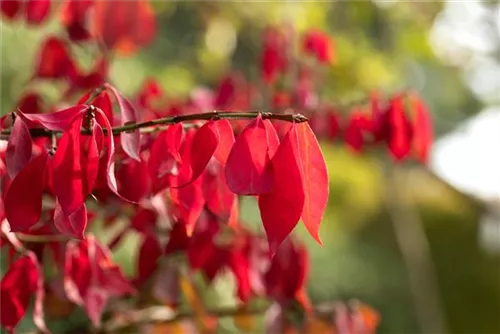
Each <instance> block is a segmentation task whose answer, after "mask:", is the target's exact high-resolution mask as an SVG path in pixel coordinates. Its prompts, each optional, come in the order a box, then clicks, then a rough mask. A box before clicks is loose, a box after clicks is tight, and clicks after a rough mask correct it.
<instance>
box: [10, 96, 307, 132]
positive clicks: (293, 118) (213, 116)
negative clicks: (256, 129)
mask: <svg viewBox="0 0 500 334" xmlns="http://www.w3.org/2000/svg"><path fill="white" fill-rule="evenodd" d="M89 99H90V98H89ZM259 115H261V116H262V118H263V119H272V120H280V121H286V122H292V123H302V122H306V121H307V120H308V119H307V117H305V116H304V115H302V114H274V113H270V112H260V111H249V112H232V111H217V110H214V111H212V112H205V113H197V114H189V115H177V116H169V117H162V118H157V119H153V120H150V121H146V122H140V123H129V124H125V125H121V126H116V127H113V128H112V133H113V135H115V136H116V135H119V134H120V133H122V132H132V131H135V130H139V129H145V128H151V127H158V126H161V125H171V124H176V123H182V122H190V121H209V120H218V119H254V118H256V117H257V116H259ZM103 132H104V134H107V130H106V129H103ZM10 133H11V130H4V131H2V132H0V139H8V137H9V135H10ZM60 133H61V131H51V130H47V129H30V134H31V136H32V137H51V136H52V135H54V134H56V135H57V134H60ZM81 133H82V134H90V131H89V130H87V129H82V131H81Z"/></svg>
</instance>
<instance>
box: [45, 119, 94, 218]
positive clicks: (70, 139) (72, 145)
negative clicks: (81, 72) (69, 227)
mask: <svg viewBox="0 0 500 334" xmlns="http://www.w3.org/2000/svg"><path fill="white" fill-rule="evenodd" d="M82 123H83V117H78V118H76V119H75V120H74V121H73V123H72V124H71V126H70V128H69V129H68V130H67V131H66V132H64V134H63V136H62V137H61V140H60V141H59V143H58V147H57V151H56V154H55V155H54V160H53V167H54V169H53V175H54V177H53V182H54V192H55V195H56V196H57V200H58V201H59V203H60V205H61V209H62V211H63V212H64V214H65V215H66V216H69V215H70V214H72V213H73V212H75V211H76V210H77V209H79V208H80V206H81V205H82V204H83V203H84V201H85V198H86V196H87V195H88V194H84V189H85V188H86V187H85V186H84V174H85V173H86V171H85V166H83V165H82V152H81V146H80V145H81V135H80V130H81V128H82Z"/></svg>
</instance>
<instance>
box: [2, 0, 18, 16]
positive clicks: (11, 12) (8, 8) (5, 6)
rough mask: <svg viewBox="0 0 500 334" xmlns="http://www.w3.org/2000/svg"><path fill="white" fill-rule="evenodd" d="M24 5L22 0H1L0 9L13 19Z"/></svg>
mask: <svg viewBox="0 0 500 334" xmlns="http://www.w3.org/2000/svg"><path fill="white" fill-rule="evenodd" d="M22 5H23V1H22V0H1V1H0V10H1V11H2V14H3V15H4V16H6V17H7V18H9V19H11V20H12V19H13V18H14V17H16V15H17V14H18V13H19V11H20V9H21V7H22Z"/></svg>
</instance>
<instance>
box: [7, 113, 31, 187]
mask: <svg viewBox="0 0 500 334" xmlns="http://www.w3.org/2000/svg"><path fill="white" fill-rule="evenodd" d="M31 149H32V141H31V135H30V132H29V130H28V127H27V126H26V124H24V122H23V120H22V119H21V118H19V117H16V120H15V121H14V126H13V127H12V132H11V134H10V136H9V142H8V144H7V151H6V152H5V161H6V163H7V173H8V174H9V177H10V178H11V179H13V178H14V177H15V176H16V175H17V173H19V171H20V170H22V169H23V167H24V166H25V165H26V164H27V163H28V162H29V161H30V159H31Z"/></svg>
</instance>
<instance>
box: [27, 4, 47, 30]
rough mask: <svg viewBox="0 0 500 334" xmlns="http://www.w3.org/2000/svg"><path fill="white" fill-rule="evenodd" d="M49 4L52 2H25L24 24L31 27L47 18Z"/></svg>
mask: <svg viewBox="0 0 500 334" xmlns="http://www.w3.org/2000/svg"><path fill="white" fill-rule="evenodd" d="M51 3H52V0H27V1H26V3H25V5H26V9H25V10H26V12H25V13H26V22H27V23H28V24H32V25H38V24H40V23H42V22H44V21H45V20H46V19H47V18H48V16H49V12H50V6H51Z"/></svg>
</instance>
